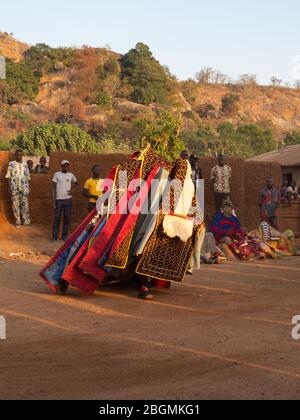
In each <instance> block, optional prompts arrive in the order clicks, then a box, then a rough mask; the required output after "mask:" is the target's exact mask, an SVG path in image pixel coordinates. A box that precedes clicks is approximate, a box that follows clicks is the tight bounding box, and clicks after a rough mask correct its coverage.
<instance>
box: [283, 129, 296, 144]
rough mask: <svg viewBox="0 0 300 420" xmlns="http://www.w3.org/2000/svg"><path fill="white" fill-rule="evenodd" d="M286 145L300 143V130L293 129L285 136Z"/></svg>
mask: <svg viewBox="0 0 300 420" xmlns="http://www.w3.org/2000/svg"><path fill="white" fill-rule="evenodd" d="M284 144H285V146H293V145H296V144H300V131H292V132H291V133H288V134H287V135H286V136H285V139H284Z"/></svg>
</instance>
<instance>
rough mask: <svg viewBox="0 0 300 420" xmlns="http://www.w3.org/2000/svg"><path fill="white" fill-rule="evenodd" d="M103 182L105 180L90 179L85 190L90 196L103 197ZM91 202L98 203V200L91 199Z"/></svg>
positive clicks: (85, 185)
mask: <svg viewBox="0 0 300 420" xmlns="http://www.w3.org/2000/svg"><path fill="white" fill-rule="evenodd" d="M103 182H104V181H103V179H95V178H90V179H88V180H87V181H86V183H85V184H84V189H85V190H88V192H89V194H90V195H96V196H97V197H101V195H102V194H103V188H102V186H103ZM89 202H90V203H96V202H97V200H96V199H95V198H90V199H89Z"/></svg>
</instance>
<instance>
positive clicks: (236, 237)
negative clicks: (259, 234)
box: [209, 198, 262, 261]
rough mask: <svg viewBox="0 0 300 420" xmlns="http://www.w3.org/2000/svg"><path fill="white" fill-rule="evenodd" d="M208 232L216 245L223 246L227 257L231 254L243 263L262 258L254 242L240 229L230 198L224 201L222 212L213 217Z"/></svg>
mask: <svg viewBox="0 0 300 420" xmlns="http://www.w3.org/2000/svg"><path fill="white" fill-rule="evenodd" d="M209 232H211V233H213V235H214V237H215V239H216V241H217V243H219V244H223V247H224V248H225V251H226V254H227V255H230V254H231V255H232V254H233V255H235V256H237V257H238V258H239V259H241V260H244V261H249V260H253V259H254V258H256V257H257V258H260V257H262V254H261V253H260V252H259V250H258V249H257V247H256V242H255V241H253V240H252V238H248V237H247V233H246V232H245V230H244V229H242V227H241V223H240V220H239V218H238V217H237V216H236V215H235V211H234V208H233V205H232V202H231V200H230V198H227V199H226V200H225V201H224V203H223V210H222V212H221V213H218V214H216V216H215V217H214V219H213V221H212V223H211V225H210V228H209ZM226 248H227V249H226ZM228 248H229V252H228Z"/></svg>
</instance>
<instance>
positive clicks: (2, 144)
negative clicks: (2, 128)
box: [0, 139, 12, 151]
mask: <svg viewBox="0 0 300 420" xmlns="http://www.w3.org/2000/svg"><path fill="white" fill-rule="evenodd" d="M11 149H12V144H11V142H10V140H6V139H0V150H1V151H8V150H11Z"/></svg>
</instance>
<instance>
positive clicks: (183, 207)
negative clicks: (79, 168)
mask: <svg viewBox="0 0 300 420" xmlns="http://www.w3.org/2000/svg"><path fill="white" fill-rule="evenodd" d="M170 181H176V182H177V186H178V184H179V186H180V187H181V188H179V189H178V188H174V187H173V184H170ZM103 187H104V190H105V191H107V193H106V195H104V196H102V197H101V199H102V200H105V196H106V197H107V201H108V205H107V211H106V212H104V213H102V214H101V213H98V212H97V210H95V211H93V212H92V213H91V214H90V215H89V216H88V218H87V219H86V220H85V221H84V222H83V223H82V225H81V226H80V227H79V228H78V229H77V230H76V232H75V233H74V234H73V235H72V236H71V238H70V239H69V240H68V241H67V242H66V244H65V245H64V247H63V248H62V249H61V250H59V251H58V253H57V254H56V255H55V256H54V258H53V259H52V260H51V261H50V262H49V263H48V264H47V266H46V267H45V268H44V270H43V271H42V273H41V275H42V277H43V278H44V279H45V280H46V282H47V283H48V285H50V287H51V288H52V290H54V291H59V290H61V289H63V286H64V285H65V282H67V284H70V285H71V286H73V287H76V288H78V289H80V290H81V291H82V292H84V293H93V292H94V291H95V290H96V289H97V288H98V287H99V285H101V284H103V283H104V282H107V281H110V280H116V279H118V280H122V279H125V280H128V279H133V278H138V279H139V280H140V281H141V283H142V284H145V283H146V284H147V282H148V283H149V279H153V280H154V282H158V283H159V286H162V285H163V286H165V287H169V283H170V282H172V281H174V282H179V283H180V282H182V281H183V279H184V277H185V275H186V272H187V268H188V265H189V262H190V259H191V256H192V253H193V249H194V245H195V243H196V241H197V236H198V234H199V232H200V231H201V229H203V224H202V222H203V217H202V213H201V211H200V209H197V208H196V210H194V211H193V212H192V213H191V214H190V209H191V207H192V204H193V202H194V199H195V189H194V185H193V182H192V180H191V168H190V165H189V163H188V161H184V160H179V161H176V162H175V163H173V164H169V163H167V162H165V161H164V160H163V159H161V158H159V157H158V156H157V155H156V154H155V153H154V152H153V150H152V149H151V148H150V147H149V146H148V147H147V148H146V149H145V150H144V151H143V152H141V153H140V154H136V155H134V156H133V159H132V161H131V162H124V163H123V164H121V165H119V166H117V167H116V168H114V169H113V170H112V172H111V174H110V175H109V177H108V179H107V180H106V181H105V182H104V185H103ZM178 191H179V192H178ZM167 204H168V205H169V206H168V207H167ZM164 206H166V209H167V211H165V208H164ZM97 208H98V210H99V206H97Z"/></svg>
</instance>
